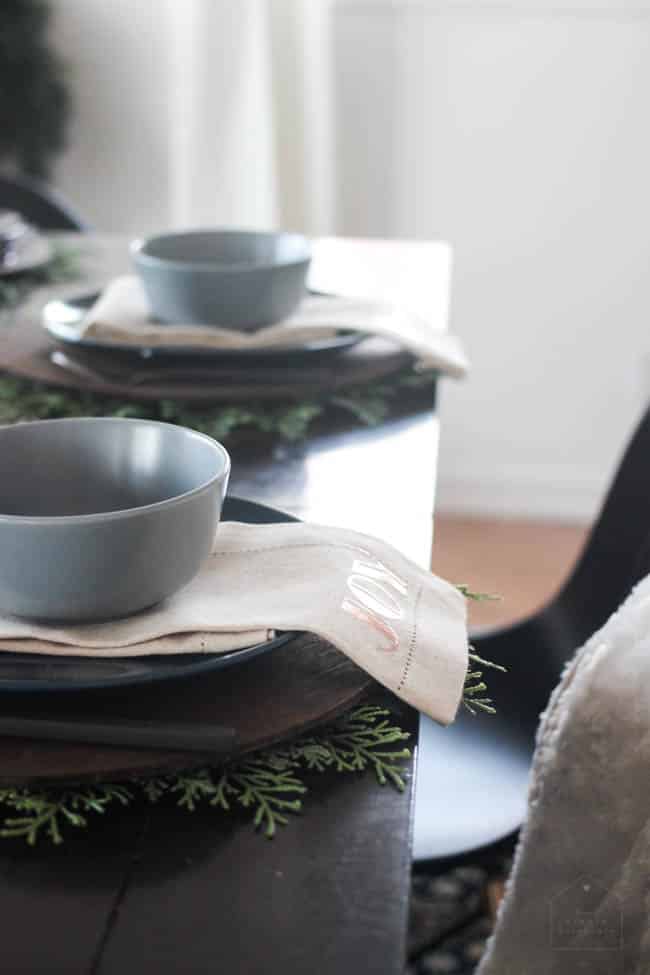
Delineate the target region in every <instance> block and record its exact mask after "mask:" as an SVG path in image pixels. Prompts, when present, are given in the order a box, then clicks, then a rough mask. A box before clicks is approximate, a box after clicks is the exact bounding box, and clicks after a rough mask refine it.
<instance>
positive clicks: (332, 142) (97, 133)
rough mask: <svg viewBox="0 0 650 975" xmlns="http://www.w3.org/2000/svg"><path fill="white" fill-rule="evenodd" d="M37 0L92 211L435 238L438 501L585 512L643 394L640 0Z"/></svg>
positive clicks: (648, 390)
mask: <svg viewBox="0 0 650 975" xmlns="http://www.w3.org/2000/svg"><path fill="white" fill-rule="evenodd" d="M55 2H56V9H57V21H56V41H57V44H58V46H59V48H60V49H61V50H62V51H63V53H64V55H65V56H66V58H67V60H68V63H69V69H70V76H71V78H72V80H73V83H74V88H75V91H76V99H77V118H76V121H75V124H74V127H73V131H72V133H71V144H70V149H69V151H68V153H67V154H66V156H65V157H64V158H63V160H62V161H61V165H60V167H59V170H58V182H59V184H60V186H61V188H62V189H63V190H64V191H67V192H68V194H69V196H70V197H71V199H73V200H74V201H75V202H76V203H77V204H78V205H79V207H80V208H81V210H82V212H84V213H86V214H87V216H88V218H89V219H90V220H91V221H92V222H93V223H95V225H96V226H97V227H99V228H102V229H114V230H123V231H126V232H129V233H139V232H146V231H149V230H152V229H155V228H159V227H161V226H169V225H178V224H183V223H188V222H195V223H196V222H199V223H200V222H204V223H209V222H222V223H241V224H245V223H249V224H258V225H266V224H272V223H274V222H276V221H278V220H282V219H284V220H285V221H288V222H290V223H291V224H292V225H293V226H296V227H298V226H302V227H304V228H305V229H308V230H312V231H316V232H331V231H338V232H341V233H354V234H369V235H372V234H378V235H394V236H404V237H422V238H431V237H433V238H436V237H442V238H446V239H448V240H449V241H451V243H452V244H453V246H454V248H455V276H454V291H453V300H452V326H453V328H455V329H456V330H457V331H458V332H459V333H460V334H461V335H462V336H463V338H464V339H465V341H466V343H467V346H468V348H469V351H470V354H471V356H472V358H473V360H474V364H475V366H474V372H473V374H472V376H471V378H470V380H469V381H467V382H465V383H463V384H452V383H450V382H447V383H445V384H444V396H443V417H444V425H443V449H442V458H441V468H440V487H439V506H440V507H445V508H448V509H457V510H466V511H467V510H469V511H476V512H486V511H492V512H498V513H505V514H513V513H514V514H538V515H542V516H565V517H579V518H587V517H590V516H591V515H592V513H593V511H594V509H595V507H596V505H597V504H598V501H599V498H600V496H601V494H602V491H603V489H604V486H605V483H606V480H607V478H608V477H609V474H610V471H611V468H612V466H613V463H614V459H615V456H616V454H617V452H618V450H619V448H620V446H621V444H622V442H623V440H624V438H625V436H626V435H627V433H628V431H629V430H630V427H631V425H632V423H633V421H634V419H635V417H636V416H637V415H638V413H639V411H640V409H641V407H642V405H643V403H644V402H645V399H646V397H648V395H649V394H650V340H649V338H648V336H649V335H650V285H649V283H648V281H649V277H650V276H649V274H648V267H649V265H650V260H649V258H650V219H649V218H650V190H649V189H648V185H649V177H648V173H650V134H649V130H648V121H647V120H648V117H649V112H648V108H649V105H650V59H649V58H648V57H647V54H648V51H649V50H650V0H645V2H632V0H629V2H626V0H553V2H552V3H551V2H546V0H503V2H498V3H497V2H485V0H237V3H232V2H231V0H137V2H136V0H113V2H112V3H110V4H106V3H103V2H102V0H55ZM330 8H331V9H330ZM272 102H273V103H274V104H273V106H272ZM272 109H273V110H272Z"/></svg>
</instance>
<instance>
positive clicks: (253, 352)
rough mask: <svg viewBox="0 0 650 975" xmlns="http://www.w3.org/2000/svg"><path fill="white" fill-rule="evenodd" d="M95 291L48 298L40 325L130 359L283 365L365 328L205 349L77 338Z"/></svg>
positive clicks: (342, 343)
mask: <svg viewBox="0 0 650 975" xmlns="http://www.w3.org/2000/svg"><path fill="white" fill-rule="evenodd" d="M98 297H99V294H98V293H97V292H95V293H93V294H85V295H80V296H79V297H76V298H68V299H66V300H60V299H57V300H55V301H49V302H48V303H47V304H46V305H45V307H44V309H43V326H44V328H45V330H46V331H47V332H48V334H49V335H50V336H51V337H52V338H54V339H56V341H57V342H63V343H64V344H66V345H74V346H76V347H77V348H83V349H95V350H97V351H99V350H101V351H103V352H115V353H120V354H121V355H124V356H128V357H129V358H130V359H133V358H135V359H137V360H139V361H141V360H142V359H145V360H147V361H151V360H152V359H159V360H161V359H165V360H167V359H170V358H178V357H180V356H182V357H183V358H184V359H185V358H187V357H190V358H194V359H197V360H198V359H200V360H202V361H205V360H206V359H209V360H211V361H218V362H227V363H228V365H237V363H241V364H242V365H246V366H252V365H257V364H266V363H268V362H276V363H277V362H281V363H282V364H283V365H292V364H295V365H299V364H300V363H301V362H306V361H312V360H313V359H314V358H315V357H316V358H318V359H322V358H323V357H330V356H334V355H338V354H339V353H340V352H344V351H345V350H346V349H350V348H352V347H353V346H355V345H358V343H359V342H361V341H362V340H363V339H365V338H367V335H366V333H365V332H358V331H354V330H351V329H340V330H339V331H338V332H337V334H336V335H333V336H332V337H331V338H325V339H323V338H321V339H314V340H313V341H311V342H306V343H303V344H301V345H295V346H283V347H282V348H269V349H263V350H262V349H205V348H198V347H196V346H174V347H168V348H149V347H148V346H142V347H139V346H133V345H120V344H119V343H116V342H102V341H101V340H99V339H80V338H79V336H78V334H77V332H76V330H75V326H77V325H78V324H79V322H80V321H81V320H82V319H83V317H84V315H85V314H86V313H87V312H88V309H89V308H91V307H92V306H93V304H94V303H95V301H96V300H97V298H98Z"/></svg>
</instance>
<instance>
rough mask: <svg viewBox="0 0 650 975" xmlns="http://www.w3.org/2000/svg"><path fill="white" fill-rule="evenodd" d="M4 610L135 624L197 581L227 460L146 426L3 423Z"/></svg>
mask: <svg viewBox="0 0 650 975" xmlns="http://www.w3.org/2000/svg"><path fill="white" fill-rule="evenodd" d="M0 465H1V469H2V477H1V478H0V613H3V614H13V615H15V616H27V617H32V618H36V619H42V620H51V621H55V620H60V621H64V620H67V621H78V622H81V621H91V620H94V621H99V620H107V619H114V618H117V617H120V616H128V615H130V614H131V613H136V612H138V611H139V610H142V609H145V608H146V607H148V606H152V605H154V604H155V603H157V602H159V601H160V600H161V599H164V598H165V597H166V596H170V595H172V593H174V592H176V591H177V590H178V589H180V588H181V587H182V586H184V585H185V584H186V583H187V582H189V581H190V579H192V577H193V576H194V575H196V572H197V570H198V568H199V565H200V564H201V562H202V560H203V559H204V558H205V557H206V556H207V555H208V552H209V551H210V547H211V545H212V543H213V540H214V535H215V531H216V528H217V523H218V521H219V517H220V514H221V505H222V502H223V498H224V496H225V493H226V488H227V484H228V475H229V473H230V460H229V457H228V454H227V452H226V450H225V449H224V448H223V447H222V446H221V444H219V443H217V442H216V441H214V440H211V439H210V438H209V437H205V436H203V435H202V434H199V433H194V432H193V431H192V430H186V429H185V428H184V427H178V426H172V425H171V424H167V423H156V422H153V421H149V420H126V419H111V418H96V419H95V418H89V419H70V420H43V421H39V422H35V423H21V424H17V425H15V426H3V427H0Z"/></svg>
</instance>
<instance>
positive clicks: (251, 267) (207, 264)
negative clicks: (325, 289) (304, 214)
mask: <svg viewBox="0 0 650 975" xmlns="http://www.w3.org/2000/svg"><path fill="white" fill-rule="evenodd" d="M199 234H214V235H219V236H221V237H226V236H235V235H237V236H245V237H276V238H277V237H295V238H297V239H298V240H300V241H302V242H303V244H304V248H305V254H304V256H303V257H298V258H295V259H294V260H286V261H279V260H278V261H267V262H259V263H256V264H251V263H248V262H246V263H243V262H242V263H239V264H223V263H219V262H217V261H182V260H178V259H176V258H170V257H157V256H156V255H155V254H149V253H147V251H146V250H145V248H146V247H148V246H149V245H151V244H154V243H155V242H156V241H159V240H163V239H165V238H168V237H194V236H198V235H199ZM129 251H130V253H131V257H132V259H133V260H134V261H135V262H136V263H141V264H147V265H149V266H150V267H160V268H163V267H164V268H171V269H174V270H183V271H202V272H210V271H212V272H214V271H220V272H227V273H229V274H230V273H232V274H250V273H252V272H254V271H261V270H272V269H274V268H282V267H303V266H304V267H308V266H309V264H310V262H311V247H310V244H309V238H308V237H306V236H305V235H304V234H301V233H298V232H294V231H292V230H247V229H241V230H239V229H237V228H236V227H226V228H223V229H221V228H219V227H193V228H191V229H190V230H170V231H167V232H163V233H159V234H151V235H150V236H148V237H136V238H135V240H132V241H131V243H130V244H129Z"/></svg>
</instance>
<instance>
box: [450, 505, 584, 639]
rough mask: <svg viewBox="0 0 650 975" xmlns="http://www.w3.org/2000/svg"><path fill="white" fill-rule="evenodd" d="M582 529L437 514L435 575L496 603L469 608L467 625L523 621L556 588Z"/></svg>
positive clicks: (581, 539) (574, 553) (575, 552)
mask: <svg viewBox="0 0 650 975" xmlns="http://www.w3.org/2000/svg"><path fill="white" fill-rule="evenodd" d="M586 531H587V529H586V528H585V527H584V526H581V525H567V524H555V523H551V522H533V521H517V520H507V521H506V520H498V519H478V518H477V519H472V518H461V517H454V516H449V515H443V514H440V515H437V516H436V521H435V538H434V545H433V558H432V568H433V571H434V572H436V573H437V574H438V575H440V576H443V578H445V579H448V580H449V581H450V582H457V583H460V582H463V583H466V584H467V585H468V586H470V588H471V589H473V590H474V591H478V592H488V593H496V594H498V595H499V596H500V599H499V600H498V601H495V602H484V603H478V604H471V606H470V625H473V626H500V625H502V624H503V623H507V622H511V621H512V620H515V619H521V618H522V617H523V616H527V615H528V614H529V613H531V612H532V611H533V610H535V609H536V608H537V607H538V606H540V605H541V604H542V603H543V602H545V601H546V599H547V598H548V597H549V596H550V595H551V594H552V593H553V592H554V591H555V590H556V589H557V588H558V586H559V585H560V583H561V582H562V580H563V579H564V577H565V576H566V574H567V573H568V571H569V569H570V567H571V566H572V564H573V562H574V560H575V558H576V556H577V555H578V553H579V551H580V549H581V547H582V544H583V542H584V540H585V536H586Z"/></svg>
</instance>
